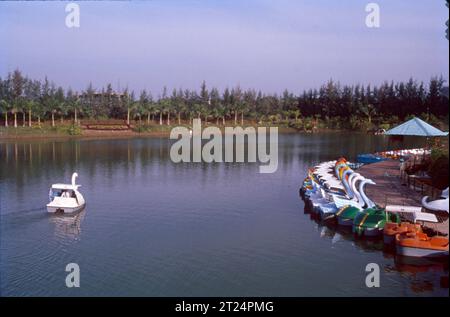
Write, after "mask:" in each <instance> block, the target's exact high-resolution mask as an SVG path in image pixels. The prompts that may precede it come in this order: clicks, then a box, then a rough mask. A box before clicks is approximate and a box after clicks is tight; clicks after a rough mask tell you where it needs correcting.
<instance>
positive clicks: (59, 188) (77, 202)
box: [47, 173, 86, 214]
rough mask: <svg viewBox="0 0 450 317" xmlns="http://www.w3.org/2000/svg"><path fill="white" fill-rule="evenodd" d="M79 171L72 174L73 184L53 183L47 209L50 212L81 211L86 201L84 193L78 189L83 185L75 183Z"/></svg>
mask: <svg viewBox="0 0 450 317" xmlns="http://www.w3.org/2000/svg"><path fill="white" fill-rule="evenodd" d="M77 177H78V174H77V173H73V174H72V184H53V185H52V187H51V188H50V191H49V193H48V196H49V201H50V202H49V203H48V204H47V211H48V212H49V213H65V214H73V213H76V212H78V211H81V210H82V209H83V208H84V207H85V205H86V202H85V200H84V197H83V195H81V193H80V192H79V191H78V188H79V187H81V185H76V184H75V179H76V178H77Z"/></svg>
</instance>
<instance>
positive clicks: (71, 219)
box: [49, 209, 86, 240]
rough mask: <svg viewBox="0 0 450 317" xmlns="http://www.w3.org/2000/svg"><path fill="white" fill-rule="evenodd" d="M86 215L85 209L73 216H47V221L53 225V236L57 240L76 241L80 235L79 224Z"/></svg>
mask: <svg viewBox="0 0 450 317" xmlns="http://www.w3.org/2000/svg"><path fill="white" fill-rule="evenodd" d="M85 215H86V209H83V210H81V211H79V212H77V213H76V214H74V215H67V214H54V215H49V221H50V223H52V224H53V225H54V229H55V235H56V236H57V237H59V238H65V239H69V240H78V239H79V238H80V234H81V223H82V222H83V219H84V217H85Z"/></svg>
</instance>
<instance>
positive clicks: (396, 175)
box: [358, 160, 449, 235]
mask: <svg viewBox="0 0 450 317" xmlns="http://www.w3.org/2000/svg"><path fill="white" fill-rule="evenodd" d="M358 173H360V174H361V175H363V176H364V177H366V178H370V179H372V180H373V181H374V182H375V183H376V185H368V186H366V194H367V196H368V197H370V199H372V200H373V201H374V202H375V203H376V204H377V205H379V206H382V207H385V206H386V205H402V206H417V207H420V206H422V203H421V201H422V197H423V190H421V189H417V188H416V189H414V187H412V186H408V185H409V184H408V183H407V182H406V181H405V178H404V177H402V174H401V171H400V162H399V161H396V160H386V161H382V162H379V163H373V164H367V165H364V166H362V167H361V168H359V169H358ZM438 218H441V217H439V216H438ZM445 218H446V219H445V220H443V222H440V223H437V224H426V225H427V227H429V228H431V229H434V230H436V231H438V232H439V233H440V234H444V235H448V233H449V220H448V216H447V217H445ZM441 219H442V218H441Z"/></svg>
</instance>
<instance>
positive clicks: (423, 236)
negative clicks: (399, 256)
mask: <svg viewBox="0 0 450 317" xmlns="http://www.w3.org/2000/svg"><path fill="white" fill-rule="evenodd" d="M416 236H417V238H419V240H420V241H428V240H429V238H428V236H427V235H426V234H425V233H423V232H416Z"/></svg>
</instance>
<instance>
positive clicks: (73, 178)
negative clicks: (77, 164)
mask: <svg viewBox="0 0 450 317" xmlns="http://www.w3.org/2000/svg"><path fill="white" fill-rule="evenodd" d="M77 177H78V173H77V172H75V173H73V174H72V186H76V185H75V179H76V178H77Z"/></svg>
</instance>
